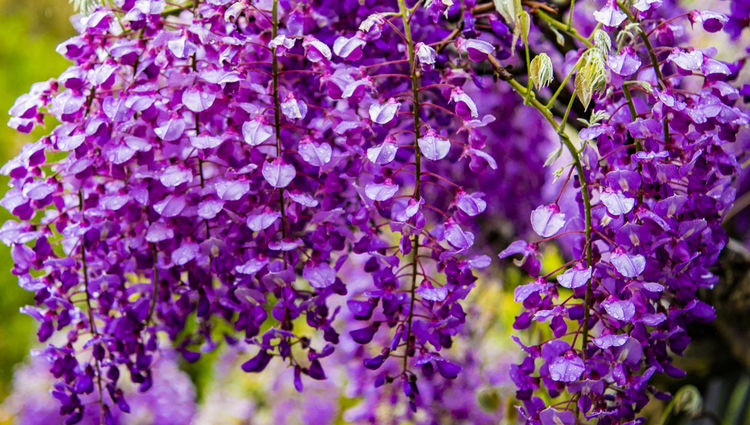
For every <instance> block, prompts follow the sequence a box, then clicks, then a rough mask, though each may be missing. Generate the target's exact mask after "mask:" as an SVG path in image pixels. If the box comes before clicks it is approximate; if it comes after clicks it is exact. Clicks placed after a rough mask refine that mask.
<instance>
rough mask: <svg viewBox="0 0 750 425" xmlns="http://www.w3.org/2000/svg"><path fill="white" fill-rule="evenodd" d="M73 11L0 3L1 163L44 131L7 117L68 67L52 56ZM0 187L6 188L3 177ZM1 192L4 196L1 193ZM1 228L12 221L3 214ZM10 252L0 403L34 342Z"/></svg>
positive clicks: (4, 258) (0, 257)
mask: <svg viewBox="0 0 750 425" xmlns="http://www.w3.org/2000/svg"><path fill="white" fill-rule="evenodd" d="M72 10H73V9H72V6H71V5H69V4H68V3H67V2H66V1H64V0H24V1H17V0H0V115H1V117H0V163H5V162H6V161H7V160H8V159H10V158H12V157H13V156H15V154H16V153H17V152H18V151H19V149H20V148H21V146H22V145H23V144H25V143H28V142H31V141H34V140H36V139H37V138H38V137H39V136H40V135H41V133H43V132H44V129H37V130H36V131H35V132H34V133H32V134H19V133H16V132H15V131H14V130H13V129H11V128H8V126H7V125H6V122H7V120H8V115H7V111H8V109H10V107H11V106H12V105H13V102H14V101H15V99H16V98H17V97H18V96H20V95H22V94H24V93H26V92H28V90H29V87H30V86H31V84H33V83H35V82H37V81H44V80H47V79H49V78H52V77H56V76H57V75H59V74H60V73H61V72H62V71H63V70H64V69H65V68H66V67H67V65H68V62H67V61H66V60H65V59H63V58H62V57H61V56H60V55H58V54H57V53H55V47H56V46H57V44H59V43H60V42H61V41H63V40H65V39H67V38H68V37H70V36H72V35H73V33H74V31H73V27H72V26H71V25H70V22H69V20H68V17H69V16H70V14H71V13H72ZM0 187H2V188H5V187H7V178H6V177H5V176H2V178H1V179H0ZM2 192H5V190H4V189H3V190H2ZM1 210H2V211H0V222H5V220H7V219H9V218H10V217H11V216H10V214H9V213H8V211H6V210H5V209H4V208H2V209H1ZM11 267H12V264H11V259H10V252H9V248H8V247H6V246H5V245H2V246H0V288H2V289H1V290H0V294H2V295H1V296H0V317H2V319H0V320H1V321H0V400H2V399H4V398H5V397H6V396H7V395H8V391H9V388H8V387H9V385H10V381H11V378H12V376H13V365H15V364H16V363H18V362H20V361H21V360H23V358H24V357H25V356H26V355H27V354H28V351H29V348H30V346H31V344H32V343H33V342H34V340H35V338H34V337H35V334H36V332H34V331H33V330H32V329H33V327H34V324H33V323H32V320H31V318H30V317H28V316H26V315H23V314H19V313H18V307H19V306H20V305H23V304H25V303H27V302H30V301H31V294H30V293H29V292H26V291H24V290H23V289H21V288H20V287H19V286H18V284H17V283H16V278H15V276H13V275H12V274H11V273H10V269H11Z"/></svg>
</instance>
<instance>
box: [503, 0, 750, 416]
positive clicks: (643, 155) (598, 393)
mask: <svg viewBox="0 0 750 425" xmlns="http://www.w3.org/2000/svg"><path fill="white" fill-rule="evenodd" d="M662 12H664V11H662ZM667 13H668V12H667ZM594 17H595V18H596V20H597V21H598V22H599V23H600V24H601V25H602V27H604V28H606V29H607V31H608V33H609V34H610V35H611V36H612V38H617V39H620V40H622V39H624V40H627V42H625V43H622V42H621V43H620V44H619V45H618V48H617V49H616V50H614V49H613V50H612V51H611V52H610V51H609V49H611V48H612V46H611V45H610V44H609V43H610V38H609V37H607V36H606V35H605V36H604V38H603V40H605V44H603V45H602V44H599V43H596V44H594V45H589V46H585V47H584V49H585V51H586V53H583V55H581V58H582V59H578V68H577V76H576V90H579V87H580V86H579V84H578V83H579V80H578V79H579V78H590V75H591V74H592V72H593V73H595V70H594V71H592V69H591V68H590V66H591V65H590V64H591V63H592V62H583V61H584V60H585V59H584V58H585V57H586V55H587V54H591V53H590V52H595V54H602V59H604V57H605V56H606V66H607V68H608V69H607V70H606V74H607V75H606V81H605V82H603V83H602V86H601V87H600V88H598V89H596V90H598V91H599V92H600V93H601V95H599V96H598V99H596V108H595V112H594V114H599V116H600V117H602V119H601V121H599V122H596V123H593V125H591V126H589V127H588V128H585V129H583V130H581V131H580V133H579V135H580V140H581V144H580V147H578V146H572V147H573V149H572V151H571V153H572V155H573V158H574V159H573V165H570V167H571V168H575V171H576V174H577V179H578V180H577V181H576V188H575V191H574V195H575V197H576V203H575V205H576V208H572V209H571V208H568V209H567V210H565V209H562V208H561V207H560V205H558V203H552V204H548V205H541V206H539V207H537V208H536V209H535V210H534V211H533V212H532V213H531V224H532V226H533V228H534V231H535V232H536V233H537V234H538V235H539V236H541V237H542V238H543V239H542V240H540V241H537V242H527V241H524V240H520V241H516V242H513V243H512V244H510V246H509V247H508V248H507V249H506V250H504V251H503V252H502V253H501V254H500V257H501V258H505V257H509V256H517V255H520V256H522V260H521V261H522V267H523V269H524V270H525V271H527V272H528V273H529V274H530V275H531V276H532V277H534V279H535V280H534V281H532V282H530V283H527V284H524V285H521V286H519V287H518V288H516V290H515V294H514V295H515V300H516V301H517V302H519V303H522V304H523V306H524V308H525V311H524V312H523V313H522V314H521V315H519V316H518V317H517V318H516V322H515V325H514V326H515V327H516V328H517V329H525V328H528V327H529V326H531V324H532V323H533V322H539V323H546V326H548V327H549V329H550V330H551V333H552V335H551V336H552V338H550V339H546V340H543V341H541V342H539V343H534V344H524V343H522V342H521V341H520V340H517V341H518V343H519V344H521V346H522V347H523V349H524V350H525V352H526V358H525V359H524V360H523V362H522V363H520V364H518V365H516V366H514V367H513V368H512V370H511V376H512V378H513V379H514V381H515V382H516V385H517V387H518V392H517V397H518V398H519V399H520V400H524V406H523V407H522V408H521V409H520V412H521V414H522V416H524V417H525V418H526V421H527V423H542V424H545V425H551V424H557V423H563V424H569V425H572V424H573V423H575V422H576V415H583V416H584V417H585V418H586V419H589V420H591V419H596V420H597V421H598V423H599V424H616V423H642V422H643V421H644V418H638V417H637V412H638V411H640V410H641V409H642V408H643V407H644V406H645V405H646V404H647V403H648V401H649V400H650V398H651V397H652V396H654V397H657V398H665V397H669V395H668V394H665V393H662V392H660V391H658V390H657V389H656V388H655V387H653V385H650V384H649V382H650V379H651V377H652V376H654V375H655V374H657V373H663V374H667V375H670V376H672V377H678V378H679V377H683V376H684V372H683V371H682V370H680V369H678V368H677V367H675V366H674V365H673V364H672V356H673V355H680V354H682V353H683V352H684V350H685V348H686V347H687V345H688V343H689V340H690V338H689V337H688V335H687V332H686V326H687V325H689V324H690V323H693V322H708V321H711V320H713V318H714V317H715V313H714V309H713V308H712V307H711V306H709V305H708V304H706V303H704V302H703V301H701V300H700V299H699V298H698V291H699V290H700V289H704V288H706V289H710V288H712V287H713V285H714V284H715V283H716V282H717V280H718V278H717V277H716V276H715V275H714V274H713V273H712V272H711V270H710V267H711V266H712V265H713V264H714V262H715V261H716V259H717V257H718V255H719V252H720V251H721V249H722V248H723V246H724V244H725V243H726V236H725V232H724V230H723V229H722V227H721V224H722V219H723V217H724V215H725V214H726V213H727V212H728V210H729V208H731V205H732V202H733V201H734V198H735V189H734V187H733V182H734V178H735V177H736V175H737V173H738V172H739V164H738V163H737V159H736V157H735V154H734V147H733V143H734V142H735V138H736V136H737V134H738V131H739V130H740V129H741V128H742V127H743V126H746V125H747V124H748V116H747V114H746V113H745V112H744V111H743V110H742V109H740V108H739V107H737V106H733V105H734V104H735V103H737V101H738V99H739V98H740V96H739V93H738V90H737V89H736V88H734V87H733V86H731V85H730V84H729V83H728V82H729V81H731V80H732V79H733V78H734V77H735V76H736V70H734V71H733V70H732V68H731V67H730V66H729V65H727V64H725V63H722V62H720V61H718V60H716V59H714V58H713V57H712V56H713V55H714V54H715V53H716V52H715V50H712V49H706V50H698V49H692V48H685V47H681V46H679V45H678V43H679V40H680V37H681V31H683V29H682V28H678V27H677V24H676V22H675V20H670V19H669V18H671V16H666V17H661V16H660V15H659V14H658V12H657V3H655V2H637V3H635V5H634V6H633V7H632V8H629V7H625V6H623V5H622V4H618V3H616V2H607V3H606V4H605V5H604V7H602V8H601V9H600V10H598V11H597V12H596V13H594ZM689 17H690V18H691V20H692V21H699V22H701V23H702V27H703V28H704V29H705V30H706V31H709V32H715V31H718V30H719V29H721V27H722V24H723V23H724V22H726V18H725V17H723V16H722V15H719V14H716V13H712V12H698V11H693V12H691V13H690V14H689ZM646 18H648V19H646ZM685 20H686V19H685ZM628 21H629V23H630V27H629V28H625V27H626V24H628ZM633 28H635V30H634V29H633ZM675 28H677V31H674V30H675ZM627 31H635V34H633V36H631V37H630V38H629V39H625V38H619V37H622V36H623V34H625V33H626V32H627ZM652 34H654V37H650V36H651V35H652ZM595 40H596V39H595ZM652 43H653V44H652ZM582 51H583V49H582ZM597 51H598V52H597ZM598 66H600V67H602V70H601V71H602V72H605V70H604V69H603V67H604V63H603V61H602V64H600V65H598ZM695 78H699V79H700V80H699V81H700V84H698V85H697V86H696V85H695V83H694V79H695ZM691 80H693V81H691ZM579 96H580V94H579ZM572 171H573V170H571V172H572ZM564 234H567V235H576V236H577V237H575V238H574V242H573V245H572V249H573V252H574V258H573V259H572V260H571V261H569V262H568V263H566V264H565V265H564V266H563V267H561V268H559V269H557V270H554V271H552V272H550V273H547V274H542V273H541V271H540V259H539V256H540V245H541V244H542V243H544V242H546V241H548V240H551V239H555V238H557V237H558V236H560V235H564ZM571 338H572V339H571ZM577 344H580V345H579V346H577ZM538 389H543V390H544V391H545V392H546V393H547V394H548V396H549V397H551V398H552V399H553V400H555V401H554V402H553V404H551V405H548V404H545V403H544V402H543V401H542V399H541V398H539V397H537V396H535V395H534V392H535V391H536V390H538Z"/></svg>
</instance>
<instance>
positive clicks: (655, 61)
mask: <svg viewBox="0 0 750 425" xmlns="http://www.w3.org/2000/svg"><path fill="white" fill-rule="evenodd" d="M617 6H618V7H619V8H620V10H622V11H623V12H625V14H626V15H628V20H629V21H630V22H632V23H634V24H638V35H640V37H641V40H643V44H644V45H645V46H646V50H648V56H649V58H651V66H653V68H654V73H655V74H656V80H657V81H658V83H659V88H660V89H662V90H664V88H665V87H666V85H665V83H664V76H663V75H662V73H661V69H659V59H658V58H657V57H656V52H654V47H653V46H652V45H651V41H649V39H648V34H647V33H646V31H644V30H643V26H641V23H640V22H638V20H637V19H636V18H635V16H633V14H632V13H630V10H629V9H628V8H627V7H626V6H625V5H624V4H622V2H620V1H618V2H617ZM663 126H664V143H666V144H667V145H669V120H668V119H667V117H666V116H665V117H664V120H663Z"/></svg>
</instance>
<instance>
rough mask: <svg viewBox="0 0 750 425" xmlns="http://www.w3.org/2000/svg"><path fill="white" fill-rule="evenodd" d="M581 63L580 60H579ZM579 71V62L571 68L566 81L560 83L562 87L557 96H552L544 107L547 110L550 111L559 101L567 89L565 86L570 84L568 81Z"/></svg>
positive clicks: (556, 93) (559, 88)
mask: <svg viewBox="0 0 750 425" xmlns="http://www.w3.org/2000/svg"><path fill="white" fill-rule="evenodd" d="M578 60H579V61H580V58H579V59H578ZM576 69H578V62H576V64H575V65H573V68H571V70H570V72H568V75H566V76H565V79H564V80H563V81H562V83H560V87H558V88H557V91H556V92H555V94H553V95H552V97H551V98H550V99H549V101H548V102H547V104H546V105H544V108H545V109H549V108H550V107H551V106H552V103H553V102H554V101H555V99H557V96H559V95H560V93H562V91H563V90H564V89H565V85H566V84H568V80H570V77H572V76H573V73H574V72H575V71H576ZM572 97H574V98H575V95H572Z"/></svg>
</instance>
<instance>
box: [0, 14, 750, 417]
mask: <svg viewBox="0 0 750 425" xmlns="http://www.w3.org/2000/svg"><path fill="white" fill-rule="evenodd" d="M689 3H692V6H699V7H705V5H706V4H707V3H709V2H704V1H693V2H689ZM710 3H712V5H713V4H715V6H716V7H715V8H714V9H716V10H726V9H727V8H728V2H727V1H715V2H714V1H712V2H710ZM688 7H689V6H688ZM72 13H73V7H72V6H71V5H70V4H68V3H67V2H66V1H65V0H23V1H18V0H0V111H1V112H2V114H0V121H2V123H1V125H0V163H4V162H5V161H7V160H8V159H9V158H11V157H13V156H14V155H15V154H16V153H17V152H18V151H19V149H20V147H21V146H22V145H23V144H25V143H28V142H32V141H34V140H36V139H37V138H38V137H39V136H41V134H42V133H43V132H44V129H37V130H35V132H33V133H32V134H29V135H27V134H19V133H16V132H15V131H13V130H12V129H10V128H8V127H7V126H5V122H6V120H7V115H6V111H8V109H9V108H10V107H11V105H12V104H13V102H14V100H15V99H16V98H17V97H18V96H19V95H21V94H23V93H26V92H27V91H28V89H29V87H30V85H31V84H32V83H34V82H37V81H43V80H46V79H48V78H51V77H54V76H57V75H59V74H60V73H61V72H62V71H63V70H64V69H65V68H66V67H67V65H68V64H67V62H66V61H65V60H64V59H63V58H62V57H60V56H59V55H58V54H56V53H55V47H56V45H57V44H58V43H60V42H61V41H63V40H65V39H67V38H68V37H70V36H72V35H73V33H74V32H73V29H72V26H71V25H70V22H69V16H70V15H71V14H72ZM748 41H749V40H748V31H746V33H745V37H744V39H743V40H742V41H741V42H740V43H737V44H734V45H731V44H729V42H728V41H727V43H726V44H723V43H717V42H716V39H715V38H714V39H712V41H711V42H710V43H711V44H713V45H716V46H720V49H721V55H723V57H722V59H725V60H733V59H736V58H738V57H741V56H742V55H746V54H747V52H745V49H744V47H743V46H748V45H750V43H748ZM704 43H706V44H707V43H709V41H708V40H706V41H705V42H704ZM745 80H746V81H750V79H747V78H745ZM749 133H750V131H746V132H745V133H744V134H742V135H741V136H740V137H743V138H750V134H749ZM748 186H750V175H749V174H748V173H747V172H745V177H744V178H743V179H742V180H741V183H740V184H739V185H738V190H739V192H738V198H739V199H740V201H741V202H739V204H741V203H742V202H746V203H747V204H750V196H749V195H748V193H750V192H748ZM6 187H7V179H6V178H5V177H3V176H0V193H2V192H4V191H5V188H6ZM741 206H742V205H738V208H737V209H736V211H733V214H732V216H733V217H732V219H731V220H729V221H728V222H727V229H728V231H729V233H730V236H731V237H732V242H731V243H730V246H729V249H727V250H726V251H725V253H724V255H723V256H722V259H721V266H720V267H719V270H720V274H721V275H722V277H723V279H722V282H721V284H720V285H719V287H718V288H717V290H716V291H714V292H713V293H711V294H706V297H707V298H708V300H710V301H711V302H712V303H714V304H715V305H717V307H718V312H719V318H718V320H717V321H716V322H715V323H713V324H711V325H703V326H699V327H695V328H694V329H692V330H691V331H692V334H693V336H694V337H695V342H694V344H693V346H691V348H690V349H689V351H688V355H687V356H686V357H685V358H684V359H682V360H680V361H679V363H678V364H679V365H681V367H683V368H684V369H686V370H687V371H688V372H689V374H688V377H687V379H685V380H683V381H679V382H677V381H667V380H663V381H661V382H660V383H659V384H660V385H661V386H662V387H663V388H664V389H668V390H671V391H680V390H681V389H682V390H681V391H682V392H681V393H680V394H681V397H682V398H683V399H684V400H687V402H690V401H691V400H694V398H691V397H694V396H695V395H696V394H698V397H699V398H700V399H701V400H702V402H703V403H702V409H701V410H702V414H701V415H699V417H698V418H692V419H691V418H688V417H687V415H684V414H682V415H680V414H677V415H670V416H669V417H668V418H667V420H665V421H663V420H662V419H663V418H665V417H666V416H664V412H665V409H667V408H668V405H667V404H666V403H660V402H656V403H653V404H652V405H651V406H650V407H649V411H648V416H649V418H650V423H654V424H659V423H663V424H664V425H667V424H721V425H750V408H749V407H748V406H749V404H750V374H749V373H748V370H749V368H750V251H748V247H750V244H748V229H749V228H750V219H749V218H748V217H750V213H748V210H750V208H740V207H741ZM745 207H747V205H745ZM8 218H10V214H9V213H8V212H7V211H6V210H5V209H0V223H1V222H4V221H5V220H6V219H8ZM547 258H550V257H547ZM557 258H558V260H559V256H558V257H557ZM549 261H551V263H550V264H546V265H545V267H546V268H548V269H554V268H555V267H556V266H557V264H554V263H555V261H556V260H555V257H554V256H553V257H552V260H549ZM11 266H12V265H11V259H10V254H9V249H8V248H7V247H5V246H4V245H0V425H2V424H12V423H22V424H23V423H32V422H28V421H27V420H26V419H24V418H22V417H20V416H19V415H18V414H17V411H14V410H13V406H17V405H18V403H19V400H21V401H23V399H24V398H29V397H34V391H39V388H38V387H34V385H37V384H38V385H43V384H44V383H45V381H44V380H43V379H42V381H40V382H41V383H37V384H34V385H32V382H31V381H33V380H34V379H37V378H39V376H43V374H44V373H46V371H45V370H44V367H41V368H39V367H37V369H38V370H37V371H36V372H35V371H34V369H33V368H31V369H29V368H28V367H26V369H24V370H21V367H22V366H23V365H25V364H26V365H28V364H29V362H30V360H29V359H28V353H29V351H30V350H31V349H32V348H33V347H34V344H35V341H36V338H35V335H36V332H35V331H34V327H35V324H34V323H33V321H32V319H31V318H30V317H29V316H26V315H23V314H21V313H19V311H18V309H19V307H20V306H22V305H24V304H27V303H30V302H32V299H31V295H30V293H27V292H26V291H24V290H22V289H21V288H19V287H18V285H17V284H16V279H15V277H14V276H13V275H12V274H11V273H10V269H11ZM508 273H509V274H503V275H501V276H496V277H492V278H490V277H487V278H485V280H484V281H483V282H482V288H481V291H479V292H480V294H479V295H477V296H476V297H477V298H478V299H480V300H481V303H480V309H481V310H482V314H481V317H480V319H479V320H484V321H486V323H487V332H486V333H485V334H484V335H483V336H482V337H483V338H482V340H481V344H482V347H481V349H482V354H481V356H482V357H483V361H485V362H487V363H488V364H490V365H491V366H492V367H490V368H489V369H488V370H486V374H487V376H478V377H476V379H480V380H482V381H483V382H485V384H483V385H478V386H476V387H475V388H473V389H472V391H474V393H472V394H467V396H468V397H469V398H470V399H474V400H476V402H477V405H478V406H479V408H481V409H485V410H486V411H488V412H489V413H491V414H492V413H497V412H498V411H503V412H501V413H499V414H498V417H502V416H503V415H505V413H506V412H507V411H508V407H510V404H511V401H512V400H511V396H512V394H513V389H512V384H511V383H510V382H509V380H508V379H507V376H503V374H504V373H505V371H507V365H508V364H509V363H510V362H511V361H512V360H513V355H512V352H513V350H515V347H513V346H512V345H511V344H510V343H509V341H510V340H509V338H507V336H508V333H509V332H510V331H511V327H510V325H511V323H512V319H513V317H514V316H515V314H516V313H517V306H515V304H514V303H513V301H512V295H510V294H512V289H513V287H514V286H515V285H517V284H518V283H520V279H521V277H520V275H519V274H517V273H515V274H514V273H513V272H512V271H511V272H508ZM509 353H510V354H509ZM174 363H176V364H177V365H178V366H179V368H180V370H178V369H176V368H173V366H171V365H167V366H165V368H166V369H165V372H164V373H165V374H166V376H167V377H170V376H172V377H173V378H174V379H173V380H172V384H173V387H167V393H164V394H157V395H155V396H154V397H153V398H151V399H144V400H143V401H142V403H145V404H146V405H148V404H149V403H151V404H154V403H159V402H160V401H159V399H160V398H161V401H162V402H163V401H166V402H174V403H177V402H184V403H185V406H181V405H177V406H176V407H179V408H180V409H181V410H180V411H182V412H183V413H185V415H184V417H180V418H181V419H178V418H176V417H173V418H172V419H173V420H175V421H177V422H172V423H179V421H183V422H182V423H184V424H188V423H191V421H192V423H198V424H213V423H216V424H230V423H253V424H254V423H278V424H285V423H290V424H291V423H298V422H299V423H305V424H308V423H312V424H315V423H316V422H315V421H317V420H319V419H320V418H318V417H315V418H312V419H311V418H309V417H308V418H307V419H305V416H304V414H303V413H301V412H302V411H304V409H313V410H315V409H317V410H318V413H321V412H322V413H321V414H324V416H325V415H327V416H326V417H327V418H328V419H329V421H328V422H326V423H341V424H345V423H349V422H348V421H347V416H346V414H345V413H344V412H346V411H347V409H349V408H351V407H352V406H354V405H356V403H357V401H356V400H350V399H347V398H346V397H343V396H342V397H339V398H336V397H335V396H334V395H333V394H334V393H332V392H331V391H332V389H331V388H328V387H327V386H326V385H328V384H320V385H318V386H317V387H316V386H312V388H309V390H311V391H310V394H308V395H306V396H305V399H304V400H302V399H300V400H299V401H298V402H295V401H294V395H293V394H294V393H289V394H290V398H289V399H287V400H286V401H284V403H286V404H283V405H282V403H278V405H273V404H274V403H272V402H273V401H274V400H276V399H273V400H271V399H269V393H270V392H275V394H276V396H278V395H279V394H282V393H283V392H284V391H283V389H279V385H281V384H279V379H277V378H274V376H273V374H274V373H278V372H279V371H278V370H276V371H273V370H272V371H270V372H268V373H265V374H261V375H260V376H255V375H253V376H247V375H245V374H242V373H237V371H238V368H237V367H236V363H237V359H235V358H232V356H231V354H227V353H223V354H222V353H216V354H214V355H209V356H204V357H203V358H202V359H201V361H199V362H198V363H196V364H191V365H187V364H184V363H179V362H177V361H176V362H174ZM170 368H172V369H170ZM14 373H15V374H16V378H15V381H14ZM490 374H495V375H497V376H494V375H493V376H490ZM188 378H189V381H188V380H187V379H188ZM281 379H284V380H286V381H287V384H288V383H289V381H290V379H289V377H287V376H285V375H282V378H281ZM333 379H337V378H336V377H333ZM338 379H341V380H346V379H347V378H346V377H345V376H340V377H338ZM165 385H166V384H165ZM180 386H181V387H180ZM287 386H288V385H287ZM686 386H687V387H686ZM157 387H158V385H157ZM178 387H179V388H178ZM693 388H694V389H695V391H697V392H691V391H694V390H693ZM180 391H182V392H181V393H180ZM333 391H335V390H333ZM12 394H14V395H13V396H12V397H9V396H11V395H12ZM177 399H179V400H177ZM289 400H292V401H289ZM193 401H197V402H198V404H199V406H198V407H195V403H193ZM26 402H28V400H26ZM46 402H47V401H45V400H43V399H38V400H36V401H35V402H31V404H34V403H42V404H43V403H46ZM174 403H172V404H173V406H171V407H172V408H174V407H175V405H174ZM137 404H138V402H136V404H135V405H137ZM151 407H152V408H155V405H153V406H151ZM674 407H675V406H674V405H672V408H674ZM162 408H164V409H168V408H169V407H164V406H162V407H159V409H162ZM321 409H322V410H321ZM325 409H329V410H325ZM47 410H49V409H47ZM36 415H37V416H36V420H35V421H34V422H33V423H50V424H54V423H57V422H55V421H56V419H51V418H43V417H40V416H38V415H40V413H37V414H36ZM316 418H317V419H316ZM139 420H140V422H129V423H143V424H148V423H159V421H158V419H157V418H156V417H154V416H145V417H144V418H142V419H139ZM25 421H26V422H25ZM310 421H313V422H310ZM60 423H61V422H60Z"/></svg>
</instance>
